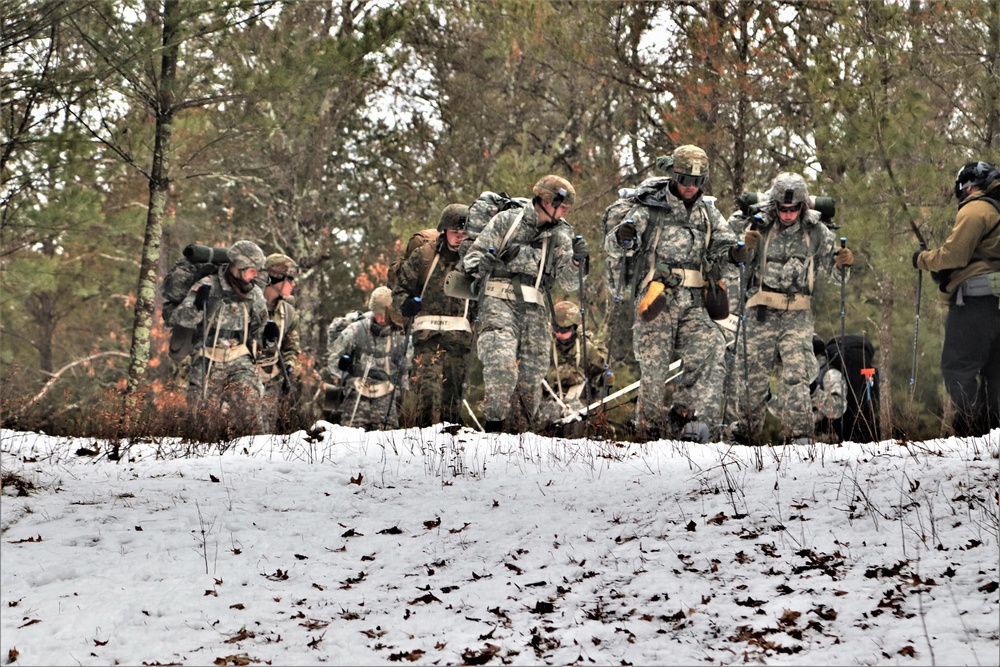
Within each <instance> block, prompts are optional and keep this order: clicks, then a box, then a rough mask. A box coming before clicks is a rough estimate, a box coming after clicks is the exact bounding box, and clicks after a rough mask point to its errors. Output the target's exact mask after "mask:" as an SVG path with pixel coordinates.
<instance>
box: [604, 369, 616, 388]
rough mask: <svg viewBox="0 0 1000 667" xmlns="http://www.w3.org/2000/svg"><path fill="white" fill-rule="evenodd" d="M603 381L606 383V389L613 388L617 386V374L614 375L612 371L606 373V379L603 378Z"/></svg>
mask: <svg viewBox="0 0 1000 667" xmlns="http://www.w3.org/2000/svg"><path fill="white" fill-rule="evenodd" d="M602 380H603V381H604V386H605V387H613V386H615V374H614V373H612V372H611V371H605V373H604V377H603V378H602Z"/></svg>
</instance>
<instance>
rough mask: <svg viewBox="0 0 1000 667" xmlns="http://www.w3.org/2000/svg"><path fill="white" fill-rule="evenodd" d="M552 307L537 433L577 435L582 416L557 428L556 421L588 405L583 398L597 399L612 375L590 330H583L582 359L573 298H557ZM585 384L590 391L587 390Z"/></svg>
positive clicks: (580, 433)
mask: <svg viewBox="0 0 1000 667" xmlns="http://www.w3.org/2000/svg"><path fill="white" fill-rule="evenodd" d="M554 310H555V321H554V322H553V324H552V336H553V338H552V358H551V365H550V366H549V372H548V374H547V375H546V376H545V381H546V384H547V386H546V387H545V391H544V392H543V393H542V404H541V407H540V408H539V412H538V414H539V417H538V423H539V432H541V433H551V434H552V435H556V436H561V437H565V438H580V437H583V435H584V431H585V430H586V422H585V421H583V420H582V419H581V420H577V421H574V422H571V423H569V424H566V425H565V426H560V427H556V425H555V422H556V421H558V420H559V419H561V418H562V417H565V416H567V415H568V414H570V413H573V412H577V411H579V410H583V409H584V408H585V407H587V404H586V403H585V402H586V401H591V402H592V401H594V400H596V399H598V398H600V397H601V396H602V395H603V393H604V390H605V389H606V388H608V387H610V386H611V385H612V384H614V375H612V374H611V373H610V371H607V372H606V369H607V361H608V350H607V347H605V345H604V344H603V343H599V342H597V341H595V340H594V339H593V337H592V336H591V333H590V332H589V331H588V332H586V338H587V344H586V348H587V358H586V359H584V357H583V348H584V345H583V341H582V340H581V336H580V333H579V328H580V323H581V315H580V307H579V306H577V305H576V304H575V303H573V302H572V301H560V302H559V303H557V304H556V305H555V307H554ZM588 383H589V389H590V391H589V392H588V391H586V389H587V388H588V387H587V385H588ZM588 393H589V397H588Z"/></svg>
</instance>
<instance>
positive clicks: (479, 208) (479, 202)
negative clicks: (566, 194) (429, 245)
mask: <svg viewBox="0 0 1000 667" xmlns="http://www.w3.org/2000/svg"><path fill="white" fill-rule="evenodd" d="M530 203H531V200H530V199H525V198H524V197H511V196H510V195H508V194H507V193H506V192H491V191H489V190H486V191H484V192H483V193H482V194H480V195H479V196H478V197H476V201H474V202H472V205H471V206H469V220H468V222H466V223H465V232H466V233H467V234H468V235H469V238H467V239H466V240H465V241H463V242H462V246H461V247H460V248H459V249H458V255H459V258H460V259H461V258H464V257H465V253H466V252H468V250H469V248H470V247H471V246H472V244H473V242H475V240H476V239H477V238H478V237H479V235H480V234H481V233H482V231H483V230H484V229H486V224H487V223H488V222H489V221H490V219H491V218H493V216H495V215H496V214H497V213H500V212H501V211H506V210H508V209H511V208H522V207H524V206H527V205H528V204H530Z"/></svg>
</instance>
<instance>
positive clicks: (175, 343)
mask: <svg viewBox="0 0 1000 667" xmlns="http://www.w3.org/2000/svg"><path fill="white" fill-rule="evenodd" d="M227 250H228V248H210V247H208V246H203V245H197V244H193V243H192V244H191V245H189V246H187V247H186V248H184V256H183V257H181V258H180V259H179V260H177V262H176V263H174V265H173V267H171V269H170V271H168V272H167V275H166V276H164V277H163V283H162V284H161V285H160V295H161V296H162V297H163V310H162V315H163V323H164V325H166V326H167V327H169V328H170V348H169V350H168V354H169V356H170V358H171V359H173V360H174V361H181V360H182V359H184V358H185V357H187V356H188V355H189V354H191V352H192V351H194V332H195V330H194V329H189V328H187V327H181V326H176V325H174V324H173V323H172V322H171V316H172V315H173V313H174V311H175V310H176V309H177V306H179V305H180V304H181V302H182V301H184V297H186V296H187V294H188V292H190V291H191V287H192V286H193V285H194V284H195V283H196V282H198V281H199V280H201V279H202V278H204V277H205V276H210V275H212V274H213V273H215V272H216V271H218V270H219V267H220V266H221V265H223V264H227V263H229V255H228V254H227Z"/></svg>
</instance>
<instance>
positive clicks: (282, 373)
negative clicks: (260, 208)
mask: <svg viewBox="0 0 1000 667" xmlns="http://www.w3.org/2000/svg"><path fill="white" fill-rule="evenodd" d="M298 272H299V265H298V264H296V263H295V260H293V259H292V258H291V257H289V256H288V255H282V254H280V253H274V254H272V255H268V256H267V259H266V260H265V261H264V273H265V275H266V277H267V286H266V287H264V300H265V301H266V302H267V314H268V318H269V320H270V321H271V322H274V325H273V328H274V331H275V333H276V334H277V336H278V340H277V341H276V342H273V343H271V342H269V341H265V342H266V343H268V344H267V345H266V347H265V349H264V350H263V352H262V353H261V354H260V355H259V356H258V357H257V373H258V374H259V375H260V380H261V382H263V383H264V394H265V396H266V397H267V402H268V404H269V408H270V410H271V411H272V412H273V413H274V414H275V417H276V419H277V420H278V421H279V422H280V421H284V420H283V416H286V414H287V412H288V411H289V410H290V409H291V408H292V407H293V405H294V401H295V400H296V399H297V398H298V395H299V393H300V391H301V387H302V367H301V363H300V361H299V354H300V353H301V352H302V346H301V344H300V342H299V316H298V313H296V312H295V306H293V305H292V302H293V300H294V299H293V297H292V290H294V289H295V278H296V276H297V275H298ZM265 333H266V332H265ZM282 365H283V366H284V367H282ZM281 430H282V429H278V431H281ZM278 431H276V432H278Z"/></svg>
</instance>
